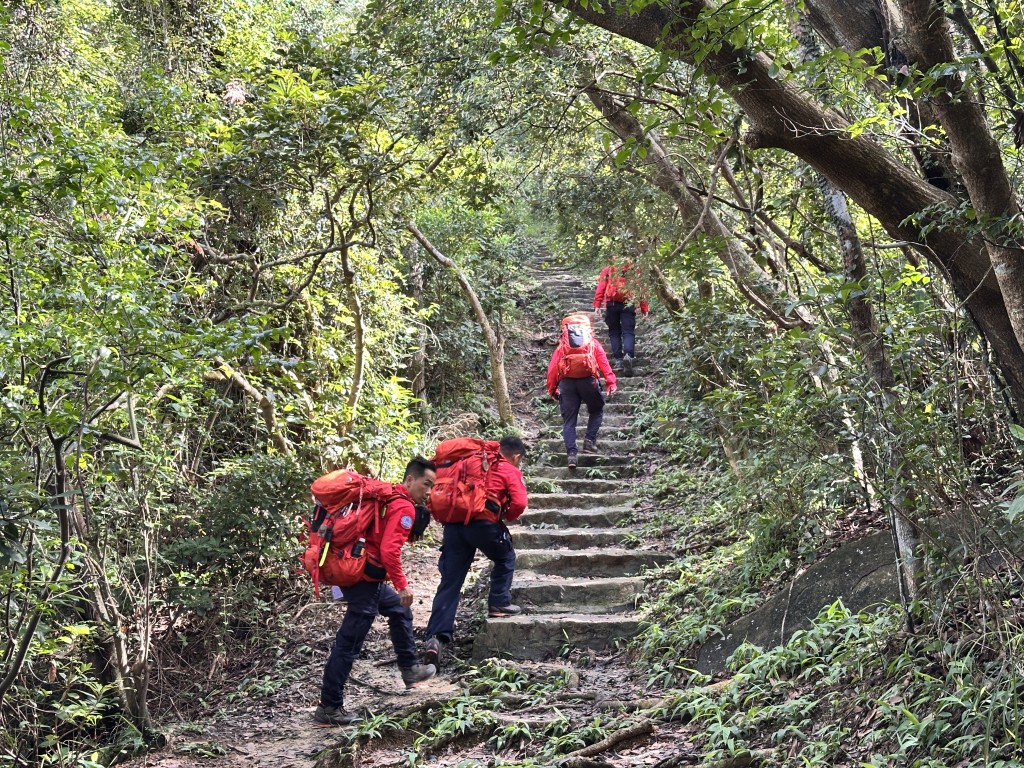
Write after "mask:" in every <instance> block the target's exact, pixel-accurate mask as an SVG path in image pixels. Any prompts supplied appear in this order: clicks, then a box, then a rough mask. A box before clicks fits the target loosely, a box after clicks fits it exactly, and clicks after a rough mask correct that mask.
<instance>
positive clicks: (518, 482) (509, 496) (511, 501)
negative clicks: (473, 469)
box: [477, 459, 529, 523]
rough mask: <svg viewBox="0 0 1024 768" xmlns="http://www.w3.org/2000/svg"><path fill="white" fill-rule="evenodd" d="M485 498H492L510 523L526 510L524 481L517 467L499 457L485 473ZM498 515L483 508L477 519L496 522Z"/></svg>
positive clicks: (526, 501)
mask: <svg viewBox="0 0 1024 768" xmlns="http://www.w3.org/2000/svg"><path fill="white" fill-rule="evenodd" d="M487 498H489V499H494V500H495V501H496V502H498V505H499V506H500V507H501V508H502V509H503V510H504V512H505V520H507V521H508V522H510V523H512V522H515V521H516V520H518V519H519V516H520V515H522V514H523V512H525V511H526V505H527V504H528V503H529V501H528V499H527V497H526V483H525V482H523V473H522V472H520V471H519V468H518V467H514V466H512V464H510V463H509V462H507V461H505V460H503V459H501V460H499V461H498V462H497V463H496V464H494V465H492V466H491V471H490V472H488V473H487ZM498 517H499V516H498V515H497V514H496V513H494V512H491V511H490V510H489V509H485V510H484V512H483V514H482V515H480V516H479V517H478V518H477V519H479V520H490V521H491V522H492V523H496V522H498Z"/></svg>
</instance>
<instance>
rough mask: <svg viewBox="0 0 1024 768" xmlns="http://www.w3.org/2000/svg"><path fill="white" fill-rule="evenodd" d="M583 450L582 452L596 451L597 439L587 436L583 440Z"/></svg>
mask: <svg viewBox="0 0 1024 768" xmlns="http://www.w3.org/2000/svg"><path fill="white" fill-rule="evenodd" d="M583 452H584V453H596V452H597V440H591V439H589V438H587V439H586V440H584V441H583Z"/></svg>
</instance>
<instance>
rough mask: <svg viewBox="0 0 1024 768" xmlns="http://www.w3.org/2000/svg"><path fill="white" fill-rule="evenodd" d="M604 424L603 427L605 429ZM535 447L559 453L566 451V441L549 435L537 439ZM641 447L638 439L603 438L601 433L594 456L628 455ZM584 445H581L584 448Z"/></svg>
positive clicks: (546, 451) (547, 451) (598, 436)
mask: <svg viewBox="0 0 1024 768" xmlns="http://www.w3.org/2000/svg"><path fill="white" fill-rule="evenodd" d="M603 428H604V427H603V425H602V429H603ZM534 447H535V448H536V449H537V450H538V451H543V452H545V453H559V452H564V451H565V443H564V442H562V438H560V437H558V438H553V437H548V438H544V439H542V440H537V441H536V442H535V443H534ZM638 447H639V441H637V440H603V439H602V438H601V433H600V432H598V434H597V453H595V454H593V455H594V456H608V457H611V456H628V455H630V454H631V453H636V451H637V448H638ZM582 448H583V446H582V445H581V446H580V449H582ZM588 455H591V454H589V453H586V454H585V453H582V452H581V453H580V457H581V458H582V457H583V456H588Z"/></svg>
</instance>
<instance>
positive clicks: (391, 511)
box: [380, 498, 416, 592]
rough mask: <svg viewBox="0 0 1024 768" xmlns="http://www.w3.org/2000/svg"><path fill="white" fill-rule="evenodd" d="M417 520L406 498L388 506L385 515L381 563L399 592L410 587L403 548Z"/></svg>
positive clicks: (381, 542) (381, 543)
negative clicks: (403, 559)
mask: <svg viewBox="0 0 1024 768" xmlns="http://www.w3.org/2000/svg"><path fill="white" fill-rule="evenodd" d="M415 519H416V510H415V508H414V507H413V505H412V502H411V501H409V500H408V499H405V498H398V499H395V500H394V501H392V502H391V503H390V504H388V511H387V514H386V515H384V533H383V535H382V536H381V540H380V563H381V565H382V566H384V570H385V571H387V574H388V579H389V580H390V581H391V583H392V584H394V586H395V589H397V590H398V591H399V592H401V591H402V590H403V589H405V588H406V587H407V586H409V582H408V580H407V579H406V578H405V571H404V570H402V547H403V546H405V542H406V541H408V540H409V531H411V530H412V524H413V521H414V520H415Z"/></svg>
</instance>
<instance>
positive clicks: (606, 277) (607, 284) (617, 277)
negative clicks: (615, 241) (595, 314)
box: [594, 266, 650, 315]
mask: <svg viewBox="0 0 1024 768" xmlns="http://www.w3.org/2000/svg"><path fill="white" fill-rule="evenodd" d="M628 272H629V267H628V266H627V267H623V268H622V269H621V270H619V268H618V267H605V268H604V269H602V270H601V275H600V277H598V278H597V290H596V291H595V292H594V308H595V309H600V308H601V307H603V306H604V305H605V304H606V303H607V302H609V301H621V302H622V303H623V304H629V303H630V302H631V301H633V292H632V291H631V290H629V289H628V288H626V273H628ZM648 309H650V307H648V305H647V302H646V301H644V300H643V299H641V300H640V312H641V313H642V314H645V315H646V314H647V311H648Z"/></svg>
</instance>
